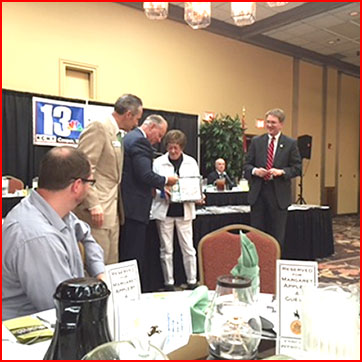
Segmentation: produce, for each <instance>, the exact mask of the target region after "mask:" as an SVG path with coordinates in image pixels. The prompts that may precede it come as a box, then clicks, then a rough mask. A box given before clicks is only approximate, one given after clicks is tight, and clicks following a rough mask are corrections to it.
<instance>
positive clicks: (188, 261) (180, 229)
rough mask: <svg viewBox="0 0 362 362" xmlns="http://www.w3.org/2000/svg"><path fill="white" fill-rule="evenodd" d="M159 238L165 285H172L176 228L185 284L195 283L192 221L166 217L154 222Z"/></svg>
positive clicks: (173, 281) (195, 270)
mask: <svg viewBox="0 0 362 362" xmlns="http://www.w3.org/2000/svg"><path fill="white" fill-rule="evenodd" d="M156 224H157V228H158V234H159V238H160V259H161V267H162V272H163V278H164V281H165V284H172V285H173V284H174V283H175V280H174V278H173V233H174V227H175V226H176V231H177V237H178V242H179V245H180V249H181V252H182V259H183V264H184V268H185V274H186V278H187V283H189V284H194V283H196V282H197V279H196V273H197V269H196V268H197V266H196V250H195V248H194V245H193V238H192V220H184V219H183V217H166V220H163V221H160V220H156Z"/></svg>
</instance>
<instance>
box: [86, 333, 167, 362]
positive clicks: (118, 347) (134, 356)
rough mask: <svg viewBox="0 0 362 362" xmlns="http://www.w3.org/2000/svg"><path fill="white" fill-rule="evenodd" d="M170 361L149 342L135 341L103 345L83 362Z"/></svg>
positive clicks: (89, 353) (89, 354) (91, 352)
mask: <svg viewBox="0 0 362 362" xmlns="http://www.w3.org/2000/svg"><path fill="white" fill-rule="evenodd" d="M142 359H147V360H152V359H159V360H168V357H167V356H166V355H165V354H164V353H163V352H162V351H161V350H160V349H158V348H157V347H155V346H153V345H151V344H149V343H148V342H147V341H140V340H138V339H136V338H135V339H133V340H129V341H115V342H109V343H105V344H102V345H101V346H98V347H97V348H95V349H94V350H92V351H90V352H88V353H87V354H86V355H85V356H84V357H83V358H82V360H97V361H101V360H142Z"/></svg>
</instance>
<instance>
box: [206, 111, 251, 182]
mask: <svg viewBox="0 0 362 362" xmlns="http://www.w3.org/2000/svg"><path fill="white" fill-rule="evenodd" d="M243 134H244V129H243V128H242V124H241V121H240V118H239V115H236V116H235V117H234V118H232V117H231V116H229V115H223V114H221V115H217V116H216V117H215V118H214V119H213V120H212V121H210V122H203V123H202V124H201V127H200V142H201V165H202V174H203V175H204V176H206V175H207V174H208V173H210V172H211V171H213V170H214V169H215V160H216V159H218V158H223V159H224V160H225V161H226V167H227V172H228V174H229V176H230V177H231V178H233V179H234V180H236V179H237V178H240V177H241V176H242V170H243V160H244V151H243Z"/></svg>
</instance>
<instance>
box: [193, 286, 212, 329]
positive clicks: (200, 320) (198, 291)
mask: <svg viewBox="0 0 362 362" xmlns="http://www.w3.org/2000/svg"><path fill="white" fill-rule="evenodd" d="M208 292H209V290H208V288H207V286H206V285H200V286H199V287H197V288H195V289H194V290H193V291H192V293H191V294H190V295H189V296H188V299H189V303H190V311H191V320H192V332H193V333H203V332H204V331H205V318H206V309H207V307H208V306H209V293H208Z"/></svg>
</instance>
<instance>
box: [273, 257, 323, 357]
mask: <svg viewBox="0 0 362 362" xmlns="http://www.w3.org/2000/svg"><path fill="white" fill-rule="evenodd" d="M306 285H315V286H316V285H318V264H317V262H314V261H299V260H277V301H278V312H279V314H278V315H279V329H278V336H279V339H278V343H277V353H278V354H285V355H287V356H291V357H297V356H298V354H299V351H300V349H301V332H302V324H301V321H300V310H301V301H302V289H303V287H305V286H306Z"/></svg>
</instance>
